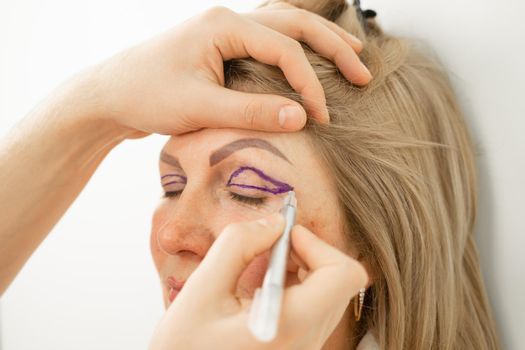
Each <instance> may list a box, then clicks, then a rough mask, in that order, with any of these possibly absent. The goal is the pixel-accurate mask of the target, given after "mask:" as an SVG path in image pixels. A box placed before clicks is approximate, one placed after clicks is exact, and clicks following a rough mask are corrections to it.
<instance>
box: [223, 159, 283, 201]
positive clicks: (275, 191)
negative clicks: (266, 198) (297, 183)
mask: <svg viewBox="0 0 525 350" xmlns="http://www.w3.org/2000/svg"><path fill="white" fill-rule="evenodd" d="M246 170H250V171H253V172H254V173H256V174H257V175H259V177H260V178H262V179H263V180H265V181H268V182H271V183H272V184H273V185H275V186H276V187H275V188H268V187H266V186H264V187H259V186H251V185H243V184H236V183H233V182H232V180H233V179H234V178H236V177H237V176H239V175H240V174H241V173H243V172H244V171H246ZM226 186H237V187H240V188H251V189H255V190H260V191H265V192H270V193H273V194H280V193H284V192H289V191H292V190H293V187H292V186H290V185H288V184H287V183H284V182H281V181H277V180H275V179H272V178H271V177H269V176H268V175H266V174H265V173H263V172H262V171H261V170H259V169H257V168H254V167H249V166H243V167H240V168H239V169H237V170H235V171H234V172H233V174H231V176H230V178H229V180H228V183H227V184H226Z"/></svg>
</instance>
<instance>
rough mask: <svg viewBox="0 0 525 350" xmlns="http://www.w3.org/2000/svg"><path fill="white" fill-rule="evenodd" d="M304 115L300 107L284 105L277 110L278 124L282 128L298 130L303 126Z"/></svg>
mask: <svg viewBox="0 0 525 350" xmlns="http://www.w3.org/2000/svg"><path fill="white" fill-rule="evenodd" d="M305 119H306V116H305V114H304V111H303V109H302V108H300V107H297V106H285V107H283V108H281V110H280V111H279V125H280V126H281V128H283V129H287V130H298V129H300V128H302V127H303V125H304V123H305Z"/></svg>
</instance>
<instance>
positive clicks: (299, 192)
mask: <svg viewBox="0 0 525 350" xmlns="http://www.w3.org/2000/svg"><path fill="white" fill-rule="evenodd" d="M246 138H260V139H262V140H266V141H268V142H269V143H270V144H271V145H273V146H275V148H276V149H278V150H280V152H282V154H284V155H285V157H286V159H289V161H286V160H284V159H283V158H282V157H279V156H276V155H275V154H274V153H272V152H270V151H268V150H266V149H261V148H255V147H247V148H243V149H239V150H237V151H236V152H233V153H230V154H229V156H227V157H226V158H224V159H223V160H222V161H221V162H219V163H217V164H215V165H213V166H210V161H209V159H210V155H211V154H213V152H214V151H215V150H216V149H217V148H221V147H222V146H224V145H228V144H230V143H231V142H234V143H235V142H237V140H242V139H246ZM163 152H164V153H167V154H169V155H171V156H172V157H173V158H176V159H177V160H178V164H176V165H173V164H168V163H166V162H164V161H163V160H162V159H161V160H160V161H159V169H160V175H161V177H162V176H165V175H166V174H179V175H181V176H185V177H186V178H187V183H186V184H182V185H179V186H177V189H176V190H177V191H182V192H181V193H180V194H177V195H176V196H171V197H168V198H163V199H162V200H161V201H160V203H159V205H158V208H157V209H156V211H155V213H154V215H153V220H152V231H151V241H150V242H151V253H152V256H153V260H154V262H155V266H156V268H157V270H158V273H159V277H160V281H161V285H162V293H163V299H164V303H165V305H166V307H167V306H168V305H169V300H168V291H169V285H168V284H167V283H166V280H167V278H168V276H173V277H175V279H176V280H183V281H185V280H187V279H188V277H189V276H190V275H191V274H192V272H193V271H194V270H195V269H196V268H197V267H198V266H199V264H200V262H201V261H202V260H203V258H204V257H205V255H206V254H207V252H208V250H209V249H210V247H211V245H212V244H213V243H214V241H215V240H216V239H217V238H218V236H219V235H220V234H221V232H222V231H223V229H224V228H225V227H226V225H227V224H229V223H232V222H242V221H246V220H253V219H257V218H260V217H264V216H266V215H268V214H269V213H271V212H275V211H278V210H279V209H280V205H281V203H282V199H283V197H284V196H285V195H286V194H285V193H284V194H273V193H271V192H268V191H263V190H259V189H245V188H232V187H231V186H228V179H229V177H230V176H231V174H232V173H233V174H235V172H237V171H238V169H239V167H241V168H242V167H247V166H249V167H255V168H256V169H260V170H262V171H264V173H265V174H267V176H269V177H271V178H272V179H276V180H278V181H281V182H284V183H286V184H291V185H292V186H293V187H294V191H295V193H296V196H297V200H298V211H297V224H300V225H302V226H304V227H305V228H307V229H309V230H310V231H312V232H314V233H315V234H316V235H317V236H318V237H319V238H321V239H322V240H324V241H325V242H327V243H329V244H330V245H332V246H333V247H335V248H337V249H338V250H340V251H342V252H344V253H345V254H348V255H350V256H355V254H356V252H355V251H352V249H351V247H348V246H347V244H345V243H344V242H345V241H344V239H343V231H342V227H343V226H342V212H341V209H340V207H339V206H338V205H337V198H336V189H335V188H334V185H333V183H332V181H331V176H330V174H328V173H326V171H324V167H323V165H322V164H321V162H320V161H319V160H318V158H317V155H316V154H315V152H314V150H313V149H312V148H311V147H310V146H309V144H308V142H307V141H306V137H305V135H304V134H302V133H296V134H290V135H284V134H269V133H264V132H255V131H241V130H233V129H222V130H209V129H207V130H202V131H198V132H194V133H190V134H186V135H184V136H181V137H177V138H171V139H170V140H169V141H168V143H167V144H166V145H165V147H164V149H163ZM239 182H242V183H243V184H247V185H254V186H257V187H260V186H262V185H268V181H267V180H264V179H263V178H261V177H260V176H259V175H257V174H256V173H251V174H249V175H248V176H246V177H245V178H244V179H243V180H242V181H241V180H239ZM164 191H165V192H170V191H173V188H170V186H164ZM230 191H232V192H235V193H238V194H242V195H245V196H251V197H264V198H267V200H266V202H265V203H264V204H261V205H253V204H245V203H243V202H239V201H237V200H235V199H232V198H231V197H230V196H229V193H230ZM268 258H269V251H266V252H264V253H263V254H261V255H260V256H257V257H256V258H255V259H253V260H252V261H251V263H250V264H249V265H248V267H246V269H245V270H244V271H243V273H242V275H241V277H240V279H239V281H238V284H237V287H236V290H235V296H236V297H238V298H239V299H240V300H241V302H242V303H249V302H250V300H251V298H253V293H254V291H255V289H256V288H257V287H260V286H261V284H262V280H263V278H264V273H265V271H266V267H267V264H268ZM297 272H298V266H297V264H295V263H293V262H290V264H289V266H288V272H287V286H291V285H295V284H297V283H299V278H298V276H297ZM176 300H177V299H176ZM352 317H353V314H351V313H350V309H348V310H347V312H345V315H344V316H343V317H342V319H341V321H340V322H339V324H338V326H337V327H336V329H335V330H334V332H333V333H332V335H331V336H330V337H329V338H328V340H327V342H326V343H325V344H324V347H323V348H324V349H348V348H350V347H352V346H353V344H351V343H349V342H348V340H347V338H348V334H349V333H350V330H351V327H352V324H353V318H352Z"/></svg>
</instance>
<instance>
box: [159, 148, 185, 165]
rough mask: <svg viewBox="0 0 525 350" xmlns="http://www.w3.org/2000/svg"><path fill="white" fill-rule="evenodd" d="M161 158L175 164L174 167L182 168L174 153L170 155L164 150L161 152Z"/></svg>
mask: <svg viewBox="0 0 525 350" xmlns="http://www.w3.org/2000/svg"><path fill="white" fill-rule="evenodd" d="M160 160H161V161H163V162H164V163H166V164H169V165H173V166H174V167H177V168H180V169H182V167H181V166H180V163H179V161H178V160H177V158H175V157H173V156H172V155H169V154H168V153H166V152H165V151H164V150H162V151H161V152H160Z"/></svg>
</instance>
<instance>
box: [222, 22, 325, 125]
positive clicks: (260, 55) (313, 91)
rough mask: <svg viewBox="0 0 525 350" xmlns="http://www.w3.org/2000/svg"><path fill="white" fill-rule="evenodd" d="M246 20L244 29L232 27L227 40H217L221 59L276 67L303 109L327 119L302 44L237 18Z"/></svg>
mask: <svg viewBox="0 0 525 350" xmlns="http://www.w3.org/2000/svg"><path fill="white" fill-rule="evenodd" d="M238 18H239V19H240V20H242V21H245V24H244V26H245V28H246V30H243V31H242V32H239V31H238V27H237V26H233V27H232V29H231V30H232V32H231V33H228V36H233V37H234V38H235V37H237V39H238V40H233V39H232V37H228V38H224V39H223V40H225V39H227V40H225V41H226V42H223V41H221V39H218V42H217V43H216V46H217V47H218V48H219V50H220V52H221V55H222V57H223V59H224V60H225V61H226V60H229V59H234V58H242V57H252V58H254V59H256V60H257V61H260V62H262V63H265V64H268V65H273V66H278V67H279V68H280V69H281V70H282V72H283V74H284V76H285V77H286V80H287V81H288V83H289V84H290V86H291V87H292V88H293V89H294V90H295V91H297V92H298V93H299V94H301V96H302V98H303V102H304V105H305V109H306V110H307V111H308V112H309V114H310V115H311V116H312V117H314V118H315V119H317V120H319V121H320V122H328V121H329V119H330V117H329V114H328V108H327V107H326V98H325V94H324V90H323V87H322V85H321V83H320V82H319V79H318V78H317V75H316V74H315V71H314V69H313V68H312V66H311V64H310V62H309V61H308V59H307V58H306V54H305V53H304V50H303V48H302V46H301V44H300V43H299V42H298V41H297V40H294V39H292V38H289V37H287V36H286V35H284V34H281V33H279V32H277V31H275V30H273V29H270V28H268V27H265V26H264V25H261V24H259V23H256V22H254V21H251V20H247V19H244V18H242V17H241V16H239V17H238Z"/></svg>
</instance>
